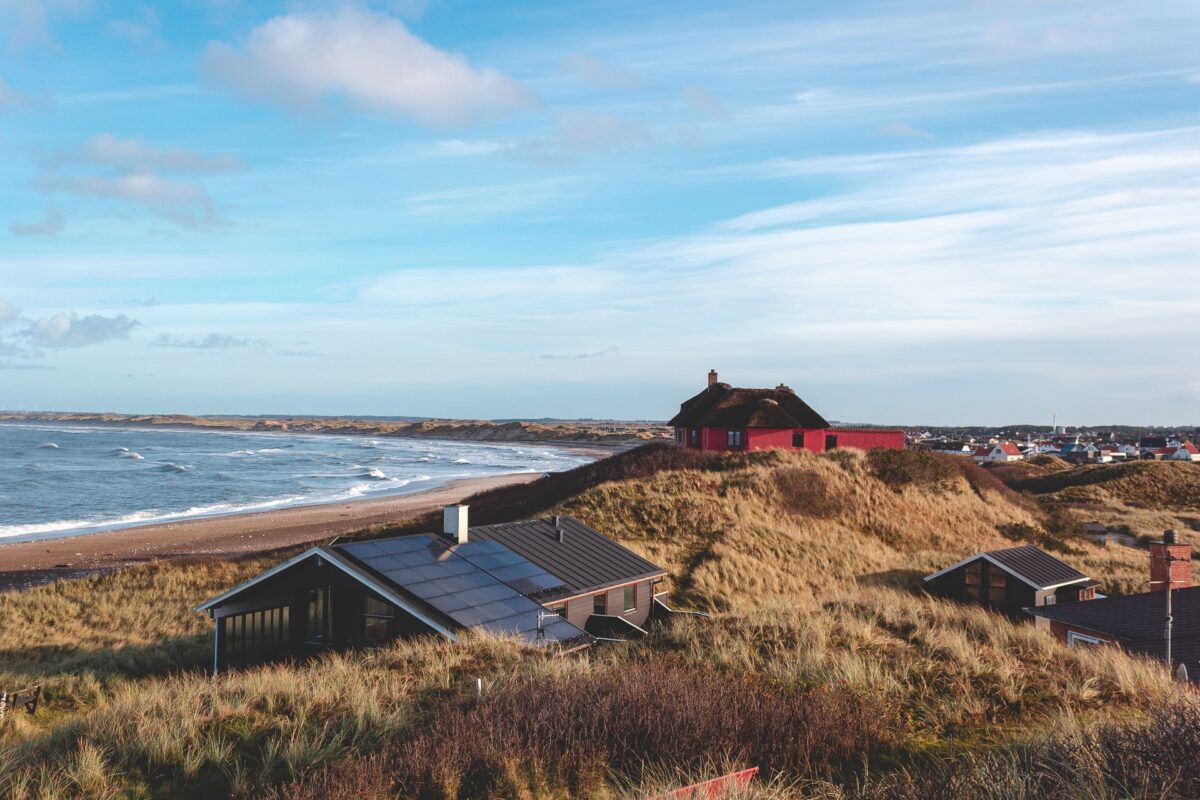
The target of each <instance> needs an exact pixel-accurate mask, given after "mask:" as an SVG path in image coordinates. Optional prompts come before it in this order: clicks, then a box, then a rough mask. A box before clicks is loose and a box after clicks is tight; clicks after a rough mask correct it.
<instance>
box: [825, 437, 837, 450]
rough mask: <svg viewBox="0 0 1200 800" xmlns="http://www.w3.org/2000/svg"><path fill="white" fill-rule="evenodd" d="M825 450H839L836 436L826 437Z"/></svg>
mask: <svg viewBox="0 0 1200 800" xmlns="http://www.w3.org/2000/svg"><path fill="white" fill-rule="evenodd" d="M825 449H826V450H837V437H836V436H834V435H833V434H829V435H827V436H826V437H825Z"/></svg>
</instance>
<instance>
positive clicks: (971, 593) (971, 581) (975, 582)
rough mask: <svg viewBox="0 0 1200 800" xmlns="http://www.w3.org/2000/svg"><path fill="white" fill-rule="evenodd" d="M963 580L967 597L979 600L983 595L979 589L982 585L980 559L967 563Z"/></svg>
mask: <svg viewBox="0 0 1200 800" xmlns="http://www.w3.org/2000/svg"><path fill="white" fill-rule="evenodd" d="M963 582H964V583H965V588H966V592H967V598H968V599H969V600H974V601H975V602H979V600H980V599H982V597H983V595H982V593H981V591H980V590H981V587H982V586H983V568H982V562H981V561H976V562H974V563H973V564H968V565H967V571H966V574H965V575H964V577H963Z"/></svg>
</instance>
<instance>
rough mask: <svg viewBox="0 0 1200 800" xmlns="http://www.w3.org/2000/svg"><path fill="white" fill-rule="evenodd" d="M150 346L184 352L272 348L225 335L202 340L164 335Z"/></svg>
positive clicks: (256, 340)
mask: <svg viewBox="0 0 1200 800" xmlns="http://www.w3.org/2000/svg"><path fill="white" fill-rule="evenodd" d="M150 345H151V347H176V348H180V349H183V350H237V349H244V348H251V349H254V350H265V349H267V348H268V347H269V346H270V345H268V344H267V342H266V341H264V340H263V339H249V338H244V337H239V336H230V335H229V334H223V333H210V334H208V335H207V336H205V337H203V338H201V339H187V338H184V337H182V336H170V335H168V334H165V333H162V334H159V335H158V337H157V338H155V339H154V341H152V342H150Z"/></svg>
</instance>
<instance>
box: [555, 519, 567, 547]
mask: <svg viewBox="0 0 1200 800" xmlns="http://www.w3.org/2000/svg"><path fill="white" fill-rule="evenodd" d="M553 520H554V533H555V535H556V536H557V537H558V541H559V542H561V541H563V539H564V538H565V533H566V532H565V531H563V528H562V524H561V523H560V522H559V516H558V514H555V515H554V517H553Z"/></svg>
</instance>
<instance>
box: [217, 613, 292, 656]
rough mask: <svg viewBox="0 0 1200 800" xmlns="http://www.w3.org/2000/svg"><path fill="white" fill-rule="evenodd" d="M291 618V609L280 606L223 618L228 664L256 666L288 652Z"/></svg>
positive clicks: (225, 652) (225, 651)
mask: <svg viewBox="0 0 1200 800" xmlns="http://www.w3.org/2000/svg"><path fill="white" fill-rule="evenodd" d="M288 616H289V609H288V607H287V606H279V607H278V608H264V609H261V610H258V611H247V612H246V613H245V614H233V615H231V616H228V617H223V618H222V619H221V625H223V626H224V646H223V650H224V657H225V661H226V662H227V663H229V664H235V665H237V664H253V663H256V662H258V661H262V660H264V659H266V658H269V657H270V656H272V655H277V654H279V653H281V652H283V651H286V650H287V648H288V643H289V641H288V621H289V620H288Z"/></svg>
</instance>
